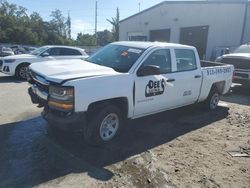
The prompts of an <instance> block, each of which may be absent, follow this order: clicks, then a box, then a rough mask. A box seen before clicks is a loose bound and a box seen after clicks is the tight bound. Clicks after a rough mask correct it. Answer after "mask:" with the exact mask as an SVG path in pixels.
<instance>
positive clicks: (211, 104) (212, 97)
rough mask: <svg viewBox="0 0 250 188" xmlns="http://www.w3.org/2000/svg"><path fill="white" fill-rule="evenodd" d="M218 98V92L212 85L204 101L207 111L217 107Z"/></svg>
mask: <svg viewBox="0 0 250 188" xmlns="http://www.w3.org/2000/svg"><path fill="white" fill-rule="evenodd" d="M219 100H220V94H219V91H218V89H217V88H216V87H212V89H211V91H210V93H209V95H208V97H207V99H206V100H205V102H204V107H205V109H206V110H208V111H213V110H215V109H216V108H217V106H218V103H219Z"/></svg>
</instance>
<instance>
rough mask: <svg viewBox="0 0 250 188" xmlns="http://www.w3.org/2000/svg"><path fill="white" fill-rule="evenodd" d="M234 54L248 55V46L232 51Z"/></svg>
mask: <svg viewBox="0 0 250 188" xmlns="http://www.w3.org/2000/svg"><path fill="white" fill-rule="evenodd" d="M234 53H250V45H242V46H240V47H238V48H236V50H234Z"/></svg>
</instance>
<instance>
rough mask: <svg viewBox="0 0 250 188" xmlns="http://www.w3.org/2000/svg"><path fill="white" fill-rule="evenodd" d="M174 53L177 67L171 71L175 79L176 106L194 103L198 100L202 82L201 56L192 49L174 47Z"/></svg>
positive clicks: (174, 98)
mask: <svg viewBox="0 0 250 188" xmlns="http://www.w3.org/2000/svg"><path fill="white" fill-rule="evenodd" d="M173 53H174V58H175V62H176V64H175V65H176V67H174V72H173V73H171V74H172V75H171V77H172V78H173V79H174V80H175V81H174V82H173V86H174V88H175V95H173V96H172V100H173V101H175V106H176V107H178V106H184V105H187V104H192V103H194V102H196V101H197V100H198V97H199V94H200V87H201V82H202V73H201V69H200V64H199V58H198V57H199V56H198V54H197V53H195V51H194V50H192V49H174V50H173ZM196 54H197V55H196Z"/></svg>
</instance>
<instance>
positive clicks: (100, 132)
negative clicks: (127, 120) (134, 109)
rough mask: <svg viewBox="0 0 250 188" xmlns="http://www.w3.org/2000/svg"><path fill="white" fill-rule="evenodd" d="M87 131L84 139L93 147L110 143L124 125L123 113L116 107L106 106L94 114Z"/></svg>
mask: <svg viewBox="0 0 250 188" xmlns="http://www.w3.org/2000/svg"><path fill="white" fill-rule="evenodd" d="M92 113H94V114H92V118H91V119H90V120H89V122H88V124H87V126H86V128H85V130H84V138H85V140H86V141H87V142H88V143H89V144H91V145H102V144H105V143H108V142H110V141H111V140H112V139H113V138H114V137H115V136H116V135H117V134H118V131H119V130H120V128H121V126H122V124H123V118H122V115H121V111H120V110H119V108H117V107H116V106H114V105H111V104H110V105H106V106H104V107H103V108H101V109H98V110H96V111H94V112H92Z"/></svg>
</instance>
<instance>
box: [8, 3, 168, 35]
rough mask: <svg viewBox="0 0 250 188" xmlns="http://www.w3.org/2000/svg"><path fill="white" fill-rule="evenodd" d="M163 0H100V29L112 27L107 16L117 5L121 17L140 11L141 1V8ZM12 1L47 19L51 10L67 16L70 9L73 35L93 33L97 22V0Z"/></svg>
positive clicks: (111, 15) (110, 14)
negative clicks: (58, 10)
mask: <svg viewBox="0 0 250 188" xmlns="http://www.w3.org/2000/svg"><path fill="white" fill-rule="evenodd" d="M162 1H163V0H122V1H121V0H98V31H101V30H103V29H109V30H110V29H111V28H112V26H111V24H110V23H109V22H107V21H106V19H107V18H111V17H114V16H115V15H116V7H119V10H120V19H124V18H126V17H128V16H131V15H132V14H135V13H138V11H139V2H140V4H141V10H143V9H146V8H149V7H151V6H153V5H155V4H157V3H160V2H162ZM8 2H10V3H15V4H17V5H20V6H23V7H25V8H27V9H28V13H29V14H30V13H32V12H33V11H36V12H38V13H39V14H40V15H41V16H42V17H43V18H44V19H45V20H49V19H50V13H51V11H53V10H55V9H60V10H61V11H62V13H63V14H64V15H65V17H66V16H67V13H68V11H70V15H71V21H72V36H73V37H74V38H75V37H76V35H77V33H79V32H83V33H93V32H94V22H95V0H8Z"/></svg>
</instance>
